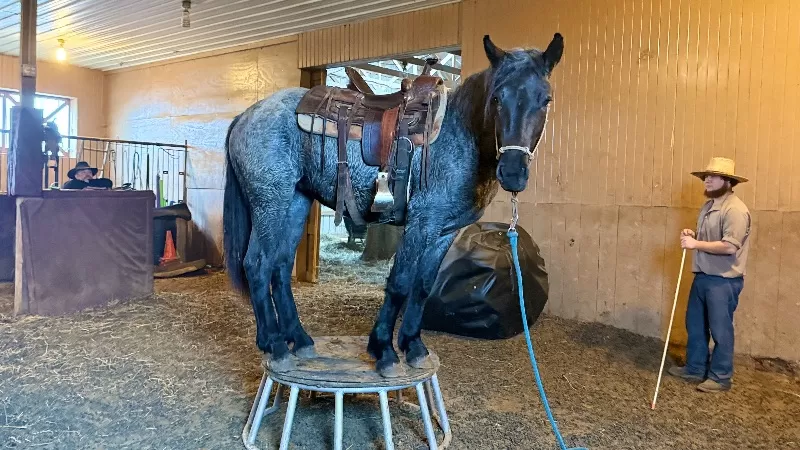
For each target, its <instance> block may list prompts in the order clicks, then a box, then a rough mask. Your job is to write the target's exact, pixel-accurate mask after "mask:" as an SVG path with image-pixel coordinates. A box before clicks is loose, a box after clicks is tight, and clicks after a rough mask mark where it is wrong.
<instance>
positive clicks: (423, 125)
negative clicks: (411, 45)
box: [295, 58, 447, 226]
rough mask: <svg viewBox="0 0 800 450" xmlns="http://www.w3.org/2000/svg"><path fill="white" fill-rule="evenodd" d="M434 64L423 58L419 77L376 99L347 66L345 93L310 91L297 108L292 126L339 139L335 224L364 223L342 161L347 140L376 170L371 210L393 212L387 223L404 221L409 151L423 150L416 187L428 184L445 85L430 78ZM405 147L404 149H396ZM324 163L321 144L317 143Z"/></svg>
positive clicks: (327, 88)
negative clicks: (345, 221)
mask: <svg viewBox="0 0 800 450" xmlns="http://www.w3.org/2000/svg"><path fill="white" fill-rule="evenodd" d="M436 62H437V60H436V59H435V58H431V59H428V60H427V62H426V64H425V68H424V69H423V71H422V74H421V75H419V76H417V77H416V78H414V79H410V78H404V79H403V80H402V82H401V84H400V90H399V91H397V92H393V93H391V94H385V95H376V94H374V93H373V91H372V89H370V87H369V85H367V83H366V82H365V81H364V80H363V78H361V76H360V75H359V74H358V72H356V71H355V70H354V69H352V68H349V67H348V68H346V69H345V70H346V72H347V75H348V77H349V78H350V83H349V84H348V87H347V89H342V88H337V87H332V86H315V87H313V88H311V89H310V90H309V91H308V92H306V94H305V95H304V96H303V98H302V99H301V100H300V103H299V104H298V106H297V109H296V111H295V113H296V114H297V123H298V125H299V126H300V128H301V129H302V130H303V131H306V132H309V133H313V134H317V135H322V134H324V135H326V136H330V137H336V138H338V142H337V146H338V164H337V168H338V171H337V180H336V216H335V219H334V223H335V224H336V225H337V226H338V225H339V224H340V223H341V221H342V215H343V213H344V210H345V206H346V208H347V212H348V214H349V216H350V218H351V219H353V222H354V223H355V224H356V225H363V224H365V223H366V222H365V220H364V219H363V218H362V217H361V215H360V213H359V212H358V209H357V207H356V204H355V198H354V196H353V188H352V184H351V180H350V170H349V165H348V161H347V148H346V147H347V141H348V140H356V141H360V142H361V157H362V160H363V161H364V164H367V165H369V166H377V167H379V170H378V176H377V178H376V180H375V191H374V192H373V201H372V207H371V209H370V210H371V211H372V212H376V213H381V212H386V211H390V210H391V211H392V213H393V214H392V215H391V219H390V220H389V221H388V223H392V224H396V225H401V224H403V223H404V222H405V213H406V205H407V203H408V200H409V196H410V190H411V187H410V184H409V178H410V166H411V159H412V153H413V151H414V149H415V148H416V147H419V146H421V147H422V149H423V150H422V152H423V153H422V164H421V170H420V186H421V187H424V186H426V185H427V170H428V164H429V160H428V158H429V156H428V150H429V146H430V144H431V143H433V142H435V141H436V138H437V137H438V136H439V131H440V130H441V126H442V120H443V119H444V113H445V108H446V104H447V88H446V87H445V85H444V81H443V80H442V79H441V78H440V77H437V76H432V75H429V72H430V69H431V66H433V65H434V64H435V63H436ZM401 144H405V145H401ZM322 160H323V161H324V160H325V141H324V139H323V143H322Z"/></svg>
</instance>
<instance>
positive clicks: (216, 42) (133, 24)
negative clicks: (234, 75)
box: [0, 0, 457, 70]
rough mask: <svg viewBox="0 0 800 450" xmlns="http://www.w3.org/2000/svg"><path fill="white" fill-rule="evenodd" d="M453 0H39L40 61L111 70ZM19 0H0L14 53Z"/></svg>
mask: <svg viewBox="0 0 800 450" xmlns="http://www.w3.org/2000/svg"><path fill="white" fill-rule="evenodd" d="M456 2H457V0H193V1H192V3H191V9H190V28H182V27H181V14H182V10H183V9H182V7H181V0H39V3H38V9H39V11H38V20H37V31H38V38H37V40H38V44H37V56H38V59H39V60H53V61H54V60H55V53H56V49H57V48H58V46H59V43H58V39H63V40H64V47H65V48H66V50H67V55H68V62H69V63H70V64H73V65H77V66H83V67H89V68H92V69H101V70H111V69H118V68H124V67H131V66H135V65H140V64H147V63H151V62H156V61H163V60H167V59H170V58H176V57H182V56H186V55H191V54H194V53H200V52H207V51H213V50H220V49H224V48H228V47H235V46H238V45H245V44H250V43H253V42H258V41H263V40H265V39H271V38H277V37H282V36H287V35H291V34H295V33H299V32H303V31H309V30H314V29H318V28H325V27H329V26H333V25H339V24H343V23H348V22H355V21H360V20H365V19H369V18H373V17H379V16H386V15H391V14H397V13H402V12H406V11H412V10H417V9H422V8H427V7H432V6H437V5H442V4H446V3H456ZM19 35H20V2H19V0H16V1H8V0H0V53H5V54H10V55H18V54H19Z"/></svg>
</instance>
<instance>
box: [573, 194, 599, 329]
mask: <svg viewBox="0 0 800 450" xmlns="http://www.w3.org/2000/svg"><path fill="white" fill-rule="evenodd" d="M601 211H602V210H601V208H600V207H599V206H595V205H586V206H584V207H583V208H581V209H580V210H579V212H580V226H581V233H580V237H579V239H577V241H578V245H579V246H580V248H579V255H578V259H579V261H580V266H579V267H578V280H577V291H578V294H577V297H576V305H575V307H574V309H575V317H576V318H577V319H578V320H583V321H593V320H595V319H596V318H597V297H598V276H599V271H600V267H599V264H598V262H599V260H600V227H601V223H602V222H601V220H600V219H601V217H602V214H601Z"/></svg>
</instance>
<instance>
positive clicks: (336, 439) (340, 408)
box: [333, 391, 344, 450]
mask: <svg viewBox="0 0 800 450" xmlns="http://www.w3.org/2000/svg"><path fill="white" fill-rule="evenodd" d="M333 422H334V423H333V448H334V450H342V441H343V440H344V436H343V435H344V393H343V392H342V391H336V414H335V416H334V419H333Z"/></svg>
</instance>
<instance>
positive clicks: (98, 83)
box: [0, 55, 106, 137]
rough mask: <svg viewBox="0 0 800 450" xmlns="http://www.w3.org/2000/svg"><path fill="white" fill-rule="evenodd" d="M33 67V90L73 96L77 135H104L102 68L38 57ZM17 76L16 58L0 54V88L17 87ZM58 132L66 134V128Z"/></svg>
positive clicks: (18, 78)
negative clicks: (76, 113)
mask: <svg viewBox="0 0 800 450" xmlns="http://www.w3.org/2000/svg"><path fill="white" fill-rule="evenodd" d="M36 69H37V73H36V92H40V93H43V94H53V95H61V96H65V97H72V98H74V99H75V102H74V103H73V108H76V110H77V111H78V134H79V135H81V136H91V137H105V135H106V117H105V114H104V110H103V105H104V102H105V99H104V97H103V96H104V89H103V86H104V83H105V74H104V73H103V72H101V71H99V70H91V69H84V68H81V67H76V66H71V65H69V64H57V63H51V62H47V61H38V62H37V63H36ZM20 77H21V75H20V67H19V58H17V57H16V56H9V55H0V88H5V89H16V90H19V83H20V81H21V80H20ZM61 132H62V133H63V134H67V130H61Z"/></svg>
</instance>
